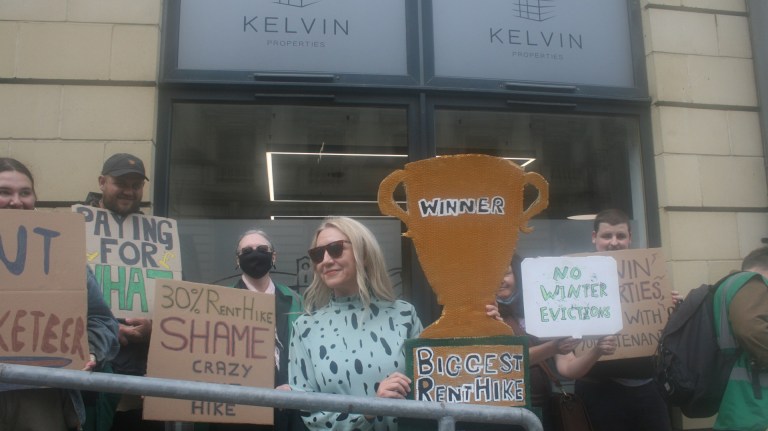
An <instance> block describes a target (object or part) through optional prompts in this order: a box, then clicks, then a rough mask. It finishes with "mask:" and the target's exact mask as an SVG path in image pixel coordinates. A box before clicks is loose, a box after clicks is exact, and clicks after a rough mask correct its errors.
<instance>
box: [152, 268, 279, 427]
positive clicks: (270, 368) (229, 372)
mask: <svg viewBox="0 0 768 431" xmlns="http://www.w3.org/2000/svg"><path fill="white" fill-rule="evenodd" d="M155 295H156V296H155V313H154V319H153V322H152V328H153V329H152V340H151V341H150V347H149V361H148V363H147V375H149V376H151V377H164V378H170V379H181V380H194V381H199V382H209V383H224V384H230V385H237V386H257V387H263V388H272V387H274V371H275V297H274V295H269V294H265V293H257V292H251V291H249V290H245V289H234V288H231V287H223V286H212V285H207V284H198V283H190V282H186V281H179V280H157V283H156V286H155ZM144 417H145V418H147V419H155V420H170V421H188V422H221V423H248V424H271V423H272V418H273V416H272V409H271V408H268V407H258V406H244V405H237V404H231V403H220V402H211V401H195V400H175V399H165V398H155V397H147V398H146V399H145V400H144Z"/></svg>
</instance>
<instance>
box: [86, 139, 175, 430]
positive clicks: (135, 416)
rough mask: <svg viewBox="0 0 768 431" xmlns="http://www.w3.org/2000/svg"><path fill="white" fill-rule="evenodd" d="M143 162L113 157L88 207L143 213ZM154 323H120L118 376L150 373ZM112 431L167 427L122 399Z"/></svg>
mask: <svg viewBox="0 0 768 431" xmlns="http://www.w3.org/2000/svg"><path fill="white" fill-rule="evenodd" d="M147 180H148V178H147V175H146V172H145V170H144V162H143V161H142V160H141V159H139V158H138V157H136V156H134V155H132V154H127V153H118V154H114V155H112V156H110V157H109V158H108V159H107V160H106V161H105V162H104V165H103V166H102V169H101V175H99V178H98V181H99V189H100V190H101V193H89V194H88V196H87V197H86V200H85V205H90V206H93V207H98V208H103V209H107V210H110V211H112V212H114V213H115V214H117V215H118V216H122V217H125V216H128V215H130V214H136V213H139V214H140V213H141V209H140V205H141V199H142V197H143V196H144V183H145V181H147ZM151 335H152V321H151V320H149V319H146V318H129V319H124V320H123V319H121V321H120V333H119V337H120V352H119V353H118V355H117V357H116V358H115V359H114V360H113V361H112V368H113V370H114V372H115V373H116V374H126V375H135V376H143V375H144V374H146V372H147V354H148V352H149V339H150V336H151ZM116 408H117V411H116V412H115V417H114V421H113V426H112V430H114V431H119V430H126V431H128V430H134V429H142V430H146V431H153V430H156V431H164V430H165V424H164V423H163V422H157V421H144V420H142V418H141V416H142V412H141V398H140V397H138V396H135V395H123V396H122V398H121V399H120V403H119V404H118V405H117V406H116Z"/></svg>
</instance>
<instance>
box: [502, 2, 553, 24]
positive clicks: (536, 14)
mask: <svg viewBox="0 0 768 431" xmlns="http://www.w3.org/2000/svg"><path fill="white" fill-rule="evenodd" d="M554 3H555V0H513V1H512V12H513V13H514V14H515V16H516V17H519V18H523V19H527V20H531V21H539V22H541V21H546V20H548V19H552V18H554V17H555V5H554Z"/></svg>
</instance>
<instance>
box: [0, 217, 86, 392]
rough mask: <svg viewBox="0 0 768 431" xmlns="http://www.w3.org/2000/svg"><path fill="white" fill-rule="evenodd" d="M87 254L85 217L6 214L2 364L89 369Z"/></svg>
mask: <svg viewBox="0 0 768 431" xmlns="http://www.w3.org/2000/svg"><path fill="white" fill-rule="evenodd" d="M83 253H85V238H83V220H82V217H79V216H77V215H75V214H68V213H64V214H62V213H50V212H38V211H23V210H2V211H0V262H1V263H0V298H2V299H0V362H4V363H11V364H23V365H38V366H44V367H54V368H70V369H77V370H79V369H82V368H83V367H84V366H85V363H86V362H87V361H88V353H89V350H88V331H87V317H86V315H87V293H86V284H85V271H86V268H85V261H84V259H83ZM0 388H1V389H0V390H4V389H8V388H9V386H6V387H4V388H3V385H0Z"/></svg>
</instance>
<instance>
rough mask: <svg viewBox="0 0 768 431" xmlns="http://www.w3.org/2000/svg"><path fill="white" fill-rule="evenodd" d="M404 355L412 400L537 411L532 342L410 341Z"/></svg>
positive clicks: (490, 339) (494, 339) (510, 339)
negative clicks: (532, 387)
mask: <svg viewBox="0 0 768 431" xmlns="http://www.w3.org/2000/svg"><path fill="white" fill-rule="evenodd" d="M404 349H405V363H406V374H407V375H408V377H409V378H411V380H412V382H413V383H412V384H411V386H412V391H411V393H410V394H409V398H411V399H415V400H417V401H433V402H444V403H462V404H463V403H466V404H481V405H492V406H504V407H530V405H531V402H530V393H529V388H528V385H527V382H528V339H527V338H526V337H516V336H494V337H463V338H414V339H410V340H406V341H405V347H404Z"/></svg>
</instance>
